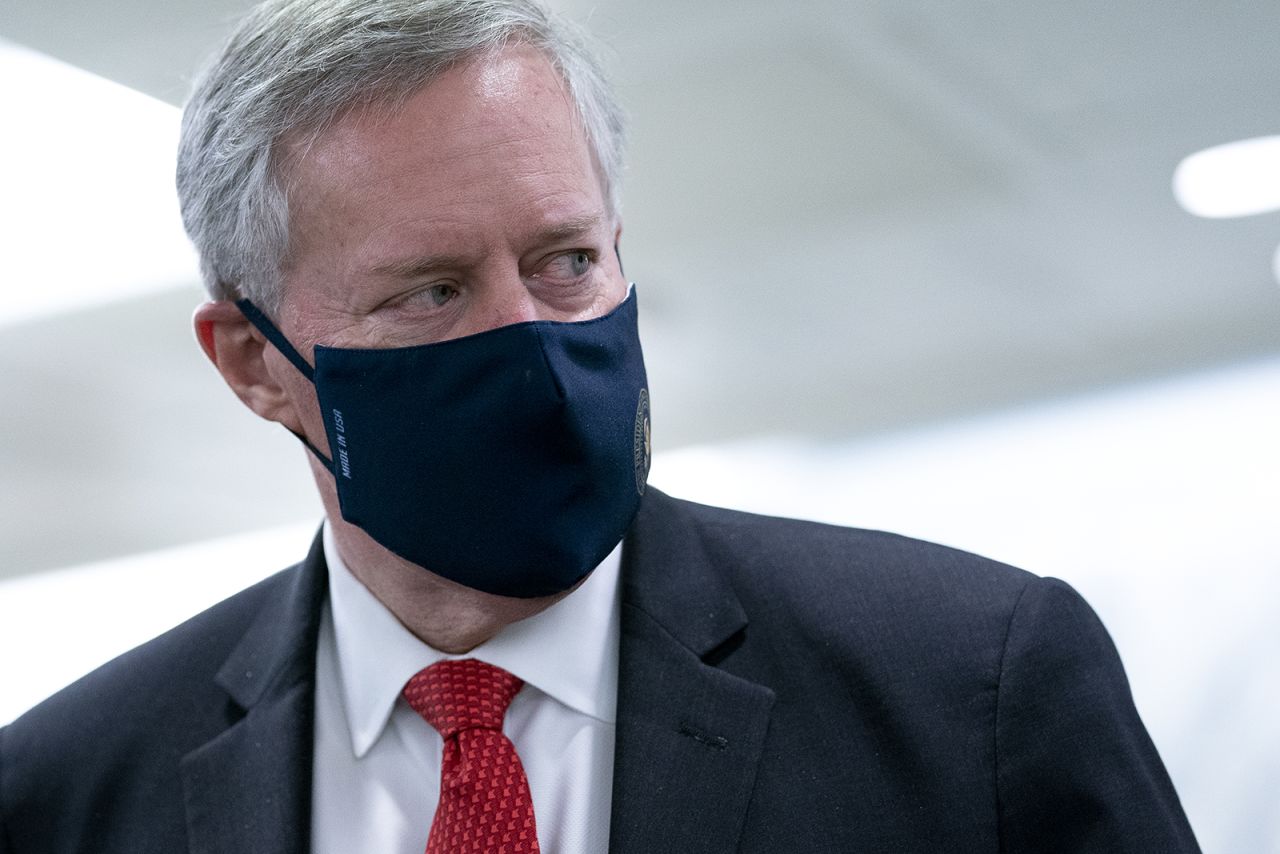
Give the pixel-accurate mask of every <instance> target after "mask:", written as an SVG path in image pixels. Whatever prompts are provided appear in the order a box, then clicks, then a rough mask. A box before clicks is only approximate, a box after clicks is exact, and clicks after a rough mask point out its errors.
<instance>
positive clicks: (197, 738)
mask: <svg viewBox="0 0 1280 854" xmlns="http://www.w3.org/2000/svg"><path fill="white" fill-rule="evenodd" d="M307 576H308V573H305V572H304V571H303V569H302V567H301V566H297V567H293V568H290V569H288V570H285V571H283V572H281V573H278V574H276V575H274V576H272V577H270V578H268V579H266V580H264V581H262V582H260V583H258V584H256V585H254V586H253V587H250V588H248V589H246V590H244V591H242V592H240V593H238V594H236V595H234V596H232V597H231V598H229V599H227V600H225V601H223V602H222V603H220V604H218V605H215V606H214V607H212V608H210V609H209V610H207V611H205V612H203V613H201V614H199V615H197V616H195V617H193V618H192V619H190V620H188V621H187V622H185V623H183V624H181V625H180V626H178V627H176V628H174V629H172V630H170V631H168V632H166V633H165V634H163V635H161V636H159V637H157V638H155V639H154V640H152V641H149V642H148V643H146V644H143V645H142V646H140V647H138V648H136V649H134V650H132V651H130V652H128V653H125V654H124V655H122V656H120V657H118V658H116V659H114V660H112V661H110V662H108V663H107V664H105V665H103V666H102V667H100V668H98V669H97V670H95V671H93V672H92V673H90V674H88V675H87V676H85V677H83V678H82V679H80V680H78V681H76V682H75V683H73V684H72V685H70V686H68V687H67V688H64V689H63V690H61V691H59V692H58V693H57V694H55V695H53V696H52V697H50V698H49V699H47V700H45V701H44V702H42V703H40V704H39V705H37V706H36V707H34V708H33V709H31V710H30V711H28V712H27V713H26V714H24V715H23V716H21V717H20V718H18V719H17V720H16V721H14V722H13V723H12V724H10V725H9V726H8V727H6V728H4V729H3V730H0V851H8V850H10V849H9V848H5V847H4V846H5V845H9V846H11V847H12V850H13V851H21V852H28V851H32V852H34V851H112V850H130V851H157V852H159V851H166V852H171V851H185V850H187V846H188V841H189V840H188V834H187V828H188V816H187V807H188V805H189V798H188V797H187V796H188V795H189V794H190V793H189V792H188V791H187V790H188V788H189V783H190V781H189V780H187V779H185V778H184V769H183V762H184V758H185V757H186V756H187V755H188V754H190V753H192V752H194V751H197V750H198V749H199V748H201V747H202V746H203V745H205V744H207V743H209V742H210V741H213V740H216V739H217V738H218V737H219V736H220V735H221V734H222V733H224V732H225V731H227V730H228V729H229V728H230V727H232V726H233V725H235V724H236V723H237V722H238V721H239V720H240V719H241V718H242V717H243V716H244V714H245V706H246V705H247V704H245V703H242V702H237V700H238V699H239V700H244V699H245V697H246V696H247V695H252V694H254V693H255V691H256V692H257V693H265V692H268V691H270V690H272V686H273V684H275V685H278V684H279V683H281V682H282V681H289V680H291V679H296V678H297V677H298V674H297V673H290V672H288V671H291V670H296V667H290V666H288V661H289V660H290V659H289V657H286V658H285V659H279V658H278V657H277V656H275V652H276V651H277V649H279V648H281V644H284V645H285V646H287V645H288V644H294V643H296V639H293V638H290V639H287V640H286V639H284V638H273V637H272V636H273V634H275V635H278V634H280V633H288V632H294V633H296V631H297V630H298V628H299V626H302V627H304V628H303V631H305V630H306V629H305V626H307V625H311V624H312V623H314V620H310V619H305V620H304V621H303V622H302V623H301V624H297V623H295V624H293V625H290V617H289V616H288V615H287V614H284V613H282V612H287V611H289V610H291V609H296V602H297V600H298V599H299V596H300V592H301V591H300V590H299V588H300V587H303V586H315V581H314V579H311V578H309V577H307ZM307 598H310V597H307ZM247 637H254V638H255V640H254V642H253V643H251V644H249V645H248V646H246V645H245V639H246V638H247ZM273 640H274V641H278V642H276V643H273ZM84 642H86V643H91V642H92V639H85V640H84ZM299 649H300V651H301V653H302V654H301V655H296V656H293V658H296V659H305V658H306V654H305V651H306V649H307V644H306V642H305V640H304V641H303V643H302V644H301V646H300V647H299ZM310 650H311V651H312V658H313V657H314V641H312V643H311V645H310ZM298 663H299V664H301V663H303V662H302V661H299V662H298ZM255 667H256V668H257V669H256V671H255ZM255 685H256V686H258V687H257V688H255V687H254V686H255ZM301 729H303V730H304V731H308V732H309V728H307V727H301Z"/></svg>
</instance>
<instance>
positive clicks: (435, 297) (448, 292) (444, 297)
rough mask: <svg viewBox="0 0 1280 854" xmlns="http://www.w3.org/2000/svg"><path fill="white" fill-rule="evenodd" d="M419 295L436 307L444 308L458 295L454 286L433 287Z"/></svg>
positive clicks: (425, 289)
mask: <svg viewBox="0 0 1280 854" xmlns="http://www.w3.org/2000/svg"><path fill="white" fill-rule="evenodd" d="M418 293H420V294H422V295H423V297H425V298H426V299H427V301H428V302H430V303H431V304H432V305H434V306H437V307H438V306H442V305H444V304H445V303H447V302H448V301H449V300H451V299H453V298H454V297H456V296H457V295H458V291H457V290H456V289H455V288H454V287H453V285H432V286H431V287H429V288H424V289H423V290H421V291H419V292H418Z"/></svg>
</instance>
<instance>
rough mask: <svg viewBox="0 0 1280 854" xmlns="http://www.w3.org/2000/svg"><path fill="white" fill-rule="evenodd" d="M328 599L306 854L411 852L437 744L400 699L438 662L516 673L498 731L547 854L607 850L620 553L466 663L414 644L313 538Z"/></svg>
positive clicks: (421, 830) (435, 786) (422, 823)
mask: <svg viewBox="0 0 1280 854" xmlns="http://www.w3.org/2000/svg"><path fill="white" fill-rule="evenodd" d="M324 554H325V560H326V561H327V562H328V565H329V601H328V603H327V604H326V606H325V611H324V613H323V615H322V617H321V625H320V640H319V647H318V649H317V652H316V721H315V723H316V731H315V754H314V758H315V774H314V777H313V780H312V813H311V850H312V851H313V852H315V854H355V852H376V854H422V851H423V850H424V849H425V847H426V844H427V834H428V833H429V832H430V830H431V819H432V817H433V816H434V814H435V809H436V802H437V801H438V799H439V797H440V754H441V750H442V743H441V738H440V735H439V734H438V733H437V732H436V731H435V730H434V729H432V727H431V726H430V724H428V723H427V722H426V721H424V720H423V719H422V718H421V717H419V716H418V714H417V713H416V712H414V711H413V710H412V709H410V708H409V706H408V704H407V703H406V702H405V701H404V699H403V698H402V697H401V696H400V689H401V688H403V687H404V684H405V682H407V681H408V679H409V677H410V676H413V675H414V674H415V673H417V672H418V671H419V670H421V669H422V668H424V667H426V666H428V665H430V664H434V663H435V662H437V661H440V660H442V659H447V658H478V659H480V660H481V661H486V662H488V663H490V664H493V665H496V666H498V667H501V668H502V669H504V670H506V671H508V672H510V673H513V674H515V675H516V676H519V677H520V678H521V679H523V680H524V682H525V685H524V687H523V688H522V689H521V690H520V693H519V694H517V695H516V697H515V699H514V700H512V701H511V706H510V708H509V709H508V710H507V716H506V720H505V722H504V725H503V732H505V733H506V734H507V737H508V738H510V739H511V741H512V743H513V744H515V747H516V752H517V753H518V754H519V755H520V761H521V763H522V764H523V765H524V769H525V774H526V775H527V776H528V778H529V790H530V793H531V794H532V796H533V809H534V818H535V821H536V823H537V829H538V842H539V844H540V845H541V847H542V851H543V852H545V854H593V852H604V851H606V850H607V848H608V842H609V809H610V805H611V803H612V785H613V745H614V724H615V720H616V718H615V711H616V708H617V694H618V690H617V689H618V635H619V612H620V608H621V605H620V598H619V587H618V573H619V568H620V564H621V545H619V547H618V548H615V549H614V550H613V552H612V553H611V554H610V555H609V557H607V558H605V560H604V562H602V563H601V564H600V566H599V567H597V568H596V570H595V571H594V572H593V573H592V574H591V576H590V577H589V578H588V579H587V581H586V582H585V583H583V585H582V586H581V587H579V588H578V589H577V590H575V591H574V592H573V593H572V594H570V595H569V596H567V597H565V598H564V599H562V600H561V601H559V602H557V603H556V604H555V605H553V606H552V607H550V608H548V609H547V610H545V611H543V612H542V613H540V614H536V615H535V616H533V617H530V618H528V619H527V620H522V621H520V622H518V623H515V624H513V625H511V626H508V627H507V628H505V629H503V630H502V631H501V632H499V633H498V635H497V636H496V637H494V638H492V639H490V640H488V641H486V642H485V643H483V644H481V645H480V646H478V647H476V648H475V649H473V650H471V652H469V653H467V654H466V655H448V654H446V653H443V652H440V651H439V650H436V649H433V648H432V647H430V646H428V645H427V644H425V643H423V642H422V641H420V640H418V638H416V637H415V636H414V635H413V634H412V633H411V632H410V631H409V630H408V629H406V628H405V627H404V626H403V625H401V623H400V622H399V621H398V620H397V619H396V618H395V616H394V615H392V613H391V612H390V611H388V610H387V609H386V607H384V606H383V605H382V603H381V602H379V601H378V600H377V599H376V598H375V597H374V596H373V594H372V593H370V592H369V591H368V589H366V588H365V587H364V585H362V584H361V583H360V582H359V581H357V580H356V578H355V577H354V576H353V575H352V574H351V572H350V570H349V569H347V567H346V565H345V564H344V563H343V561H342V557H341V556H340V555H339V554H338V550H337V548H336V546H335V544H334V541H333V538H332V535H331V533H330V531H329V526H328V525H327V524H326V525H325V527H324Z"/></svg>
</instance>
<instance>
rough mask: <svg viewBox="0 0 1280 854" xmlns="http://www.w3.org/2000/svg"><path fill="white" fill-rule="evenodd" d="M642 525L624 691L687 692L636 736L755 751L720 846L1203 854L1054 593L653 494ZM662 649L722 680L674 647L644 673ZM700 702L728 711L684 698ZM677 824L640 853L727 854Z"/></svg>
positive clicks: (1110, 656) (1072, 605)
mask: <svg viewBox="0 0 1280 854" xmlns="http://www.w3.org/2000/svg"><path fill="white" fill-rule="evenodd" d="M641 513H642V517H641V519H639V520H638V522H637V526H636V529H635V530H634V532H633V537H632V539H631V540H630V541H629V542H630V545H631V546H632V554H631V556H630V557H631V559H630V560H629V561H627V562H626V563H624V569H625V570H629V572H627V571H624V646H623V662H622V667H623V671H624V676H625V675H626V674H627V673H628V672H631V673H633V674H635V675H637V676H639V675H641V673H642V672H643V673H644V678H645V679H647V680H648V681H649V682H650V683H651V684H652V683H654V682H658V684H662V682H661V680H663V679H665V680H666V682H667V683H671V681H672V680H671V678H670V676H669V674H671V673H672V672H674V671H675V669H676V668H678V667H679V668H687V670H685V671H684V672H687V674H688V679H687V680H684V681H683V684H681V685H679V686H678V687H674V686H673V687H672V688H671V689H670V690H673V691H679V692H680V693H681V694H682V695H683V696H681V697H678V698H676V697H670V696H668V697H663V698H658V699H659V700H662V701H665V702H666V703H668V704H669V705H670V707H672V708H674V709H676V710H677V711H676V712H675V713H674V714H670V715H668V716H667V717H666V718H665V719H663V716H662V715H661V714H660V713H646V718H647V719H646V720H645V721H644V729H645V730H646V732H647V733H649V737H650V739H652V730H653V728H654V726H655V725H665V726H667V727H669V728H674V729H676V730H677V731H679V730H680V729H682V728H683V729H685V730H687V731H692V732H696V733H697V734H699V735H700V736H701V737H702V738H703V739H704V741H706V742H707V743H712V744H716V745H719V747H720V750H721V755H722V756H723V755H724V754H727V753H729V752H730V751H731V750H732V748H733V747H734V745H735V744H742V743H743V741H744V739H745V738H754V742H752V743H751V745H750V751H751V752H752V754H753V756H754V761H749V760H748V759H746V758H741V757H740V759H741V765H740V770H743V769H749V772H750V774H751V777H750V778H749V781H750V782H749V790H748V793H747V794H744V795H742V797H741V800H740V813H739V819H740V823H739V824H738V825H736V826H735V827H733V828H732V829H729V828H727V827H725V826H723V825H719V826H717V828H716V832H717V833H720V834H727V833H732V834H734V839H735V840H737V841H738V842H739V843H740V845H739V849H728V848H726V849H724V850H744V851H749V850H758V851H770V850H806V851H825V850H832V851H835V850H840V851H843V850H901V851H916V850H920V851H926V850H927V851H982V850H991V851H995V850H1005V851H1064V852H1066V851H1071V852H1076V851H1100V852H1101V851H1109V852H1110V851H1149V850H1161V851H1187V850H1195V842H1194V839H1193V837H1192V836H1191V833H1190V829H1189V828H1188V827H1187V825H1186V820H1185V818H1184V817H1183V816H1182V812H1181V808H1180V806H1179V804H1178V801H1177V796H1176V794H1175V793H1174V791H1173V788H1172V785H1171V784H1170V783H1169V781H1168V777H1167V774H1166V773H1165V771H1164V768H1163V766H1162V765H1161V763H1160V760H1159V757H1158V755H1157V754H1156V752H1155V749H1154V747H1153V746H1152V745H1151V742H1150V740H1149V738H1148V737H1147V734H1146V731H1145V729H1144V728H1143V726H1142V723H1141V721H1140V719H1139V718H1138V715H1137V712H1136V711H1135V710H1134V708H1133V704H1132V700H1131V698H1130V694H1129V690H1128V684H1127V682H1126V680H1125V677H1124V672H1123V668H1122V667H1121V665H1120V662H1119V658H1118V656H1117V654H1116V652H1115V649H1114V647H1113V646H1112V645H1111V642H1110V639H1109V638H1108V637H1107V634H1106V631H1105V629H1103V627H1102V625H1101V623H1100V622H1099V621H1098V620H1097V618H1096V616H1094V614H1093V612H1092V610H1091V609H1090V608H1089V607H1088V605H1087V604H1086V603H1085V602H1084V601H1083V600H1082V599H1081V598H1080V597H1079V596H1078V595H1077V594H1076V593H1075V591H1073V590H1072V589H1071V588H1070V587H1069V586H1068V585H1066V584H1065V583H1063V582H1061V581H1057V580H1054V579H1042V578H1039V577H1037V576H1034V575H1032V574H1030V573H1027V572H1024V571H1022V570H1019V569H1015V568H1013V567H1009V566H1006V565H1003V564H1000V563H997V562H995V561H990V560H987V559H985V558H981V557H978V556H976V555H972V554H968V553H965V552H962V551H958V550H954V549H950V548H946V547H943V546H938V545H934V544H930V543H924V542H921V541H918V540H912V539H909V538H906V537H901V536H896V535H893V534H886V533H880V532H874V531H862V530H856V529H848V528H839V527H835V526H830V525H822V524H817V523H812V522H803V521H797V520H787V519H777V518H771V517H763V516H756V515H752V514H746V513H738V512H734V511H728V510H722V509H718V508H710V507H704V506H701V505H696V504H691V503H688V502H682V501H676V500H673V499H670V498H667V497H666V496H661V495H660V494H659V495H658V496H656V497H654V498H653V499H652V500H650V499H649V498H648V497H647V498H646V504H645V506H644V507H642V510H641ZM655 591H661V592H655ZM690 625H701V626H702V627H703V628H702V629H690V628H689V627H688V626H690ZM628 635H630V636H631V638H632V641H633V642H632V644H630V645H628V644H627V643H626V638H627V636H628ZM663 637H671V638H675V639H676V640H677V641H679V644H680V645H683V646H684V647H685V648H686V650H687V652H688V653H689V654H690V656H691V657H693V656H696V657H697V659H698V661H699V663H700V664H701V665H702V666H703V667H704V668H714V670H715V671H716V672H717V673H718V674H719V680H720V682H719V683H717V682H715V680H713V679H712V678H711V677H710V676H709V675H707V674H705V673H703V672H701V671H699V670H698V669H697V667H696V666H694V665H693V664H692V663H690V662H689V660H688V659H683V660H682V659H680V658H679V657H677V654H676V653H674V652H671V651H667V652H665V653H663V655H664V658H663V660H662V664H661V666H660V667H656V668H655V669H654V672H653V673H649V672H647V671H643V669H642V668H641V667H640V665H639V662H638V661H636V660H635V659H634V658H633V656H635V655H636V654H637V652H638V651H639V650H643V649H646V648H650V647H652V648H653V649H655V650H656V649H659V648H660V647H659V644H661V643H662V640H661V638H663ZM727 676H732V677H734V678H736V679H737V680H738V681H737V683H736V684H735V685H733V686H732V687H731V688H728V687H725V686H724V684H723V683H724V681H725V678H726V677H727ZM634 681H639V680H634ZM629 684H632V681H628V682H627V683H626V685H629ZM626 685H624V687H623V689H622V690H623V692H624V693H623V695H622V696H621V697H620V701H619V716H620V723H619V752H618V763H619V767H620V769H622V772H623V773H625V774H628V775H630V774H635V775H636V776H637V777H641V778H643V777H644V776H645V774H644V767H645V765H646V763H647V761H648V759H647V757H646V756H642V755H640V752H639V751H637V752H636V754H635V755H632V754H631V751H630V744H629V738H630V729H631V727H633V726H636V725H637V724H636V722H635V721H634V720H628V721H627V722H626V723H624V722H623V720H622V718H624V716H626V717H628V718H629V717H630V716H631V715H634V714H636V712H635V708H634V707H635V706H637V705H639V706H643V705H644V704H645V702H646V700H645V698H643V697H640V696H633V695H631V694H630V693H627V692H628V691H629V688H627V687H626ZM637 690H639V689H637ZM712 690H717V691H719V692H720V696H721V697H732V698H733V699H732V702H734V703H735V704H736V707H735V709H734V710H732V711H725V712H722V713H718V712H716V711H715V710H714V709H711V708H710V707H708V708H707V709H706V710H705V711H704V710H703V709H700V708H698V707H697V704H696V702H690V700H689V696H690V695H693V696H694V697H695V700H696V698H697V697H699V696H700V695H701V694H702V693H705V692H708V691H712ZM1082 699H1085V700H1087V702H1086V703H1085V704H1082V703H1081V700H1082ZM626 701H629V703H628V702H626ZM721 702H724V701H723V700H722V701H721ZM751 703H754V707H755V709H756V711H755V713H754V715H752V716H747V715H746V713H744V712H743V711H742V710H743V709H744V708H748V704H751ZM627 705H631V706H632V708H631V709H630V710H629V711H628V710H626V708H625V707H626V706H627ZM752 727H754V729H752ZM753 733H754V734H753ZM717 739H718V740H717ZM658 760H659V761H664V762H669V761H670V760H671V757H670V756H663V755H662V754H658ZM637 766H638V767H637ZM656 777H657V774H655V775H654V776H653V777H650V778H649V779H648V781H647V785H649V786H651V787H652V786H657V785H659V783H658V782H657V780H656ZM632 794H634V793H632ZM617 795H618V792H617V790H616V789H615V797H617ZM638 797H640V798H641V800H642V801H645V800H648V801H653V800H654V798H653V796H651V795H650V796H645V795H638ZM645 808H646V809H659V810H660V809H661V805H660V804H654V803H648V804H646V807H645ZM617 809H618V807H617V805H616V804H615V810H617ZM626 817H627V809H626V808H625V807H624V808H623V818H624V821H625V820H626ZM668 818H670V820H669V821H667V822H666V823H665V824H664V825H663V830H662V831H661V832H650V833H649V835H648V837H647V838H646V844H648V845H649V846H650V847H651V849H654V850H666V849H670V850H677V849H679V850H721V849H712V848H711V847H706V848H703V847H699V846H698V845H692V844H690V842H689V840H688V838H687V834H688V833H693V834H696V832H697V831H696V830H691V829H688V828H686V830H685V831H680V830H678V829H677V827H678V820H676V819H674V818H673V817H668ZM1051 818H1052V819H1054V820H1053V821H1050V820H1049V819H1051ZM631 830H635V832H637V833H641V834H644V833H645V831H644V830H642V829H638V828H631ZM681 832H685V833H686V837H685V838H678V836H677V834H679V833H681ZM664 834H665V835H664ZM637 850H638V849H637Z"/></svg>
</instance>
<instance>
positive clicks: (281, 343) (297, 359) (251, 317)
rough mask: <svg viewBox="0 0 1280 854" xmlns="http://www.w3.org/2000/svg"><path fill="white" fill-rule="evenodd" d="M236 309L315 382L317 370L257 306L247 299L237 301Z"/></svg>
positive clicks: (303, 373) (304, 374)
mask: <svg viewBox="0 0 1280 854" xmlns="http://www.w3.org/2000/svg"><path fill="white" fill-rule="evenodd" d="M236 308H238V309H240V313H241V314H243V315H244V316H245V318H246V319H247V320H248V321H249V322H250V323H252V324H253V325H254V327H256V328H257V330H258V331H259V332H261V333H262V334H263V336H264V337H266V339H267V340H268V341H270V342H271V343H272V344H273V345H274V346H275V348H276V349H277V350H279V351H280V353H281V355H283V356H284V357H285V358H286V359H288V360H289V361H290V362H292V363H293V366H294V367H295V368H297V369H298V370H299V371H301V372H302V375H303V376H304V377H306V378H307V379H308V380H310V381H311V382H313V383H314V382H315V381H316V380H315V375H316V372H315V370H314V369H313V368H312V367H311V366H310V365H309V364H307V360H306V359H304V358H302V354H301V353H299V352H298V351H297V350H295V349H293V345H292V344H290V343H289V339H288V338H285V337H284V335H283V334H282V333H281V332H280V330H279V329H276V325H275V324H274V323H272V322H271V318H269V317H267V316H266V315H265V314H263V313H262V310H261V309H259V308H258V307H257V306H256V305H254V304H253V303H252V302H250V301H249V300H247V299H242V300H236Z"/></svg>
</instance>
